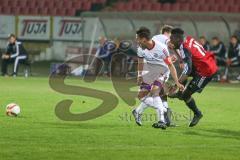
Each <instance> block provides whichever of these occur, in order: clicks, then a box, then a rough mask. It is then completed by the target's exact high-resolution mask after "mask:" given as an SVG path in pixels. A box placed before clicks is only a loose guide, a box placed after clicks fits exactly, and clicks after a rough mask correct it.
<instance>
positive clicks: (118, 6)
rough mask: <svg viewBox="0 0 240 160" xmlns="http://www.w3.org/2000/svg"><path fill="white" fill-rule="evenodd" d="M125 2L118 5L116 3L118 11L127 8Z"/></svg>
mask: <svg viewBox="0 0 240 160" xmlns="http://www.w3.org/2000/svg"><path fill="white" fill-rule="evenodd" d="M124 7H125V3H122V2H121V3H118V4H117V5H116V9H117V11H124V10H125V8H124Z"/></svg>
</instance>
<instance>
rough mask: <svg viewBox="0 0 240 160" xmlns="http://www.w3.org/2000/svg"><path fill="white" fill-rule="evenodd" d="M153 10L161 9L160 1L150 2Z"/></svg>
mask: <svg viewBox="0 0 240 160" xmlns="http://www.w3.org/2000/svg"><path fill="white" fill-rule="evenodd" d="M151 10H153V11H161V10H162V4H161V3H152V9H151Z"/></svg>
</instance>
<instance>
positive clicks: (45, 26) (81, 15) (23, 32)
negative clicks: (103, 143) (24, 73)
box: [0, 0, 240, 75]
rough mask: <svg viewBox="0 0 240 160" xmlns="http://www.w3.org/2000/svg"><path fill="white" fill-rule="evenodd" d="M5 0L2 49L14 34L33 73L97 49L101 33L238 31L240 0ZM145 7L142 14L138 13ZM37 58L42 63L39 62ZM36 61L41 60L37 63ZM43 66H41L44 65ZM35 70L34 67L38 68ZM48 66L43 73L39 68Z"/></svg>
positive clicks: (116, 36)
mask: <svg viewBox="0 0 240 160" xmlns="http://www.w3.org/2000/svg"><path fill="white" fill-rule="evenodd" d="M225 2H226V1H224V0H220V1H218V0H209V1H205V0H202V1H195V0H176V1H171V0H170V1H167V0H162V1H161V0H159V1H157V0H150V1H147V0H144V1H136V0H128V1H127V0H126V1H117V0H60V1H59V0H52V1H47V0H42V1H38V0H2V1H1V3H0V4H1V5H0V15H1V16H0V48H1V52H4V50H5V48H6V41H7V35H8V34H9V33H14V34H16V35H17V37H18V38H19V40H21V41H24V45H25V47H26V49H27V50H28V52H29V54H30V60H31V63H33V66H37V68H36V69H33V74H34V72H35V75H41V74H44V75H47V74H48V73H49V70H48V69H47V68H45V69H44V70H41V69H40V70H39V69H38V66H44V67H46V66H48V68H49V67H50V65H51V63H52V62H63V61H65V60H68V59H71V58H72V57H73V56H77V55H81V54H93V55H94V54H95V53H96V48H97V46H98V38H99V36H105V37H107V38H108V40H114V41H118V42H120V41H122V40H134V38H135V31H136V29H137V28H138V27H140V26H142V25H143V26H146V27H149V28H150V29H151V31H152V32H153V35H154V34H158V33H159V30H160V28H161V27H162V26H163V25H164V24H169V25H173V26H177V27H181V28H183V29H184V30H185V31H186V33H187V34H189V35H192V36H193V37H195V38H198V37H199V36H206V38H207V39H208V40H210V39H211V38H212V37H214V36H218V37H219V38H220V40H221V41H223V42H224V43H225V45H226V46H228V44H229V37H230V36H231V35H233V34H235V35H238V36H239V32H240V31H239V30H240V29H239V19H240V17H239V11H240V5H239V4H240V1H238V0H231V1H227V3H225ZM139 11H141V14H139ZM36 62H38V63H36ZM37 64H38V65H37ZM41 68H42V67H41ZM34 70H35V71H34ZM41 71H44V72H41Z"/></svg>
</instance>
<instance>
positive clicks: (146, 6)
mask: <svg viewBox="0 0 240 160" xmlns="http://www.w3.org/2000/svg"><path fill="white" fill-rule="evenodd" d="M151 7H152V4H151V3H142V6H141V8H142V10H144V11H151Z"/></svg>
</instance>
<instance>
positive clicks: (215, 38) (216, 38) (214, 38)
mask: <svg viewBox="0 0 240 160" xmlns="http://www.w3.org/2000/svg"><path fill="white" fill-rule="evenodd" d="M212 40H217V41H220V40H219V38H218V37H216V36H215V37H212Z"/></svg>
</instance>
